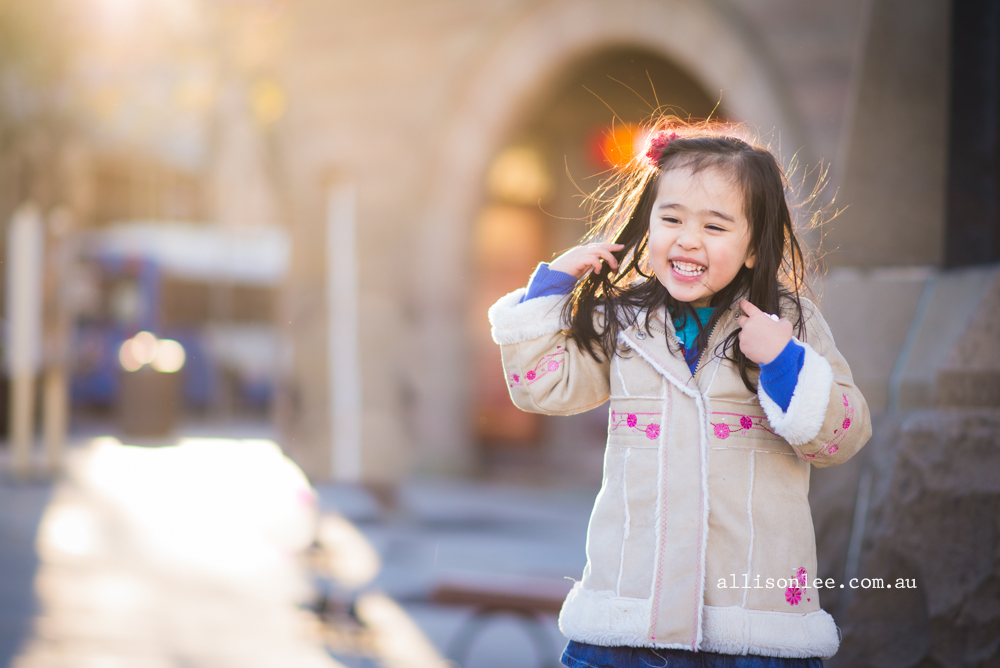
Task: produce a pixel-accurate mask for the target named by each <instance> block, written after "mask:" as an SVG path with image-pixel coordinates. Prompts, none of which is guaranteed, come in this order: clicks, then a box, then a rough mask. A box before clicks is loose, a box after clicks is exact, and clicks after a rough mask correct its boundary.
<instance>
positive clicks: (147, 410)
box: [118, 366, 181, 436]
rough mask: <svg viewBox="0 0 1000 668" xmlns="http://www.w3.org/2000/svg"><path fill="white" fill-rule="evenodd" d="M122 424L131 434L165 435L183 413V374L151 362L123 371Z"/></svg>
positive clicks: (120, 403) (128, 433)
mask: <svg viewBox="0 0 1000 668" xmlns="http://www.w3.org/2000/svg"><path fill="white" fill-rule="evenodd" d="M121 374H122V379H121V381H122V382H121V395H120V398H119V401H118V411H119V413H118V415H119V418H118V419H119V425H120V426H121V428H122V431H124V432H125V434H127V435H129V436H166V435H169V434H170V432H171V431H172V430H173V428H174V425H175V424H176V423H177V417H178V414H179V413H180V402H181V374H179V373H161V372H159V371H156V370H155V369H153V368H152V367H150V366H144V367H142V368H141V369H138V370H136V371H125V370H122V371H121Z"/></svg>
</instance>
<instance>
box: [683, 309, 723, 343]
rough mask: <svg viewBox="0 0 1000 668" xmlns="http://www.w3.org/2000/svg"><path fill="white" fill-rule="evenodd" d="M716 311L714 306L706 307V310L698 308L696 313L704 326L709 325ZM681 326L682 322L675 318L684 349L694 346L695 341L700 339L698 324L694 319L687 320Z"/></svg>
mask: <svg viewBox="0 0 1000 668" xmlns="http://www.w3.org/2000/svg"><path fill="white" fill-rule="evenodd" d="M714 311H715V307H714V306H706V307H705V308H696V309H695V312H696V313H697V314H698V319H699V320H701V323H702V325H704V324H705V323H707V322H708V321H709V319H710V318H711V317H712V313H713V312H714ZM683 325H684V326H683V327H682V326H681V321H680V320H679V319H677V318H674V329H675V330H676V332H677V339H678V340H679V341H680V342H681V343H683V344H684V348H686V349H687V348H690V347H691V345H692V344H694V340H695V339H697V338H698V323H696V322H695V321H694V320H693V319H692V318H687V319H686V322H684V323H683Z"/></svg>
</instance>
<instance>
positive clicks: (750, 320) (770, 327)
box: [737, 299, 792, 364]
mask: <svg viewBox="0 0 1000 668" xmlns="http://www.w3.org/2000/svg"><path fill="white" fill-rule="evenodd" d="M740 308H741V309H742V310H743V313H745V314H746V315H740V316H739V317H738V318H737V322H738V323H739V325H740V327H742V330H741V331H740V334H739V337H740V350H742V351H743V354H744V355H746V356H747V358H748V359H750V360H751V361H753V362H756V363H757V364H768V363H769V362H773V361H774V358H775V357H777V356H778V355H780V354H781V351H782V350H784V349H785V346H787V345H788V342H789V341H791V340H792V323H790V322H789V321H787V320H785V319H784V318H780V319H777V320H775V319H774V318H775V316H771V315H769V314H767V313H764V312H763V311H761V310H760V309H759V308H757V307H756V306H754V305H753V304H751V303H750V302H748V301H747V300H746V299H741V300H740Z"/></svg>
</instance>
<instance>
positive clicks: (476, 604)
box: [429, 576, 573, 668]
mask: <svg viewBox="0 0 1000 668" xmlns="http://www.w3.org/2000/svg"><path fill="white" fill-rule="evenodd" d="M572 587H573V582H572V581H571V580H545V579H538V578H524V577H512V576H481V577H473V576H463V577H454V576H453V577H450V578H448V579H446V580H442V581H441V582H439V583H438V585H437V586H435V587H434V589H433V590H432V591H431V594H430V597H429V600H430V602H432V603H436V604H438V605H447V606H458V607H468V608H472V609H473V613H472V616H471V617H469V619H467V620H466V621H465V622H464V623H463V624H462V626H461V627H459V629H458V631H457V632H456V633H455V637H454V638H453V639H452V641H451V645H450V647H449V648H448V658H449V659H451V660H452V661H455V662H456V663H457V664H458V665H459V666H462V665H463V662H464V661H465V659H466V658H467V657H468V653H469V650H470V649H471V648H472V643H473V641H475V639H476V637H477V636H478V635H479V634H480V632H481V631H482V630H483V629H484V628H485V627H486V626H487V625H488V624H489V623H490V622H491V621H493V620H494V619H495V618H496V617H498V616H501V615H511V616H513V617H515V618H516V619H518V620H519V621H520V622H521V623H522V625H523V627H524V629H525V631H526V632H527V633H528V636H529V637H530V638H531V641H532V643H533V644H534V645H535V649H536V651H537V652H538V656H539V659H540V661H541V665H542V667H543V668H548V667H549V666H558V665H560V664H559V658H558V657H559V655H558V649H557V648H556V647H555V646H554V645H553V643H552V638H551V636H550V635H549V632H548V630H547V629H546V628H545V625H544V624H543V621H544V618H545V616H546V615H557V614H559V610H560V609H561V608H562V603H563V600H564V599H565V598H566V595H567V594H568V593H569V591H570V589H571V588H572Z"/></svg>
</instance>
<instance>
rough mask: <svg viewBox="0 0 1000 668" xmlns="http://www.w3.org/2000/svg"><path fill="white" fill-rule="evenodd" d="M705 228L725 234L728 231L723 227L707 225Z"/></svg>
mask: <svg viewBox="0 0 1000 668" xmlns="http://www.w3.org/2000/svg"><path fill="white" fill-rule="evenodd" d="M705 228H706V229H709V230H713V231H715V232H725V231H726V228H724V227H722V226H721V225H706V226H705Z"/></svg>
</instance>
